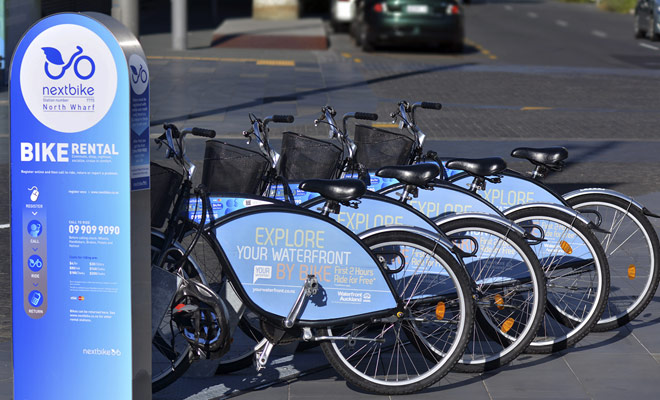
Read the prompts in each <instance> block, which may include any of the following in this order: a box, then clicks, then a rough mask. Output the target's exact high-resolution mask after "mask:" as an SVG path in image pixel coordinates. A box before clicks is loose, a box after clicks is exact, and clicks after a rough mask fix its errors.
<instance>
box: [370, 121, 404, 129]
mask: <svg viewBox="0 0 660 400" xmlns="http://www.w3.org/2000/svg"><path fill="white" fill-rule="evenodd" d="M371 126H372V127H373V128H398V127H399V124H393V123H387V122H374V123H372V124H371Z"/></svg>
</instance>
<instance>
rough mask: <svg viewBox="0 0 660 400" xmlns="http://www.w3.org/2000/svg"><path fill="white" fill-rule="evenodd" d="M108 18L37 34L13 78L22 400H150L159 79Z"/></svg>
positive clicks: (49, 24) (27, 41) (14, 252)
mask: <svg viewBox="0 0 660 400" xmlns="http://www.w3.org/2000/svg"><path fill="white" fill-rule="evenodd" d="M145 60H146V58H145V55H144V53H143V51H142V48H141V47H140V44H139V42H138V41H137V39H136V38H135V37H134V36H133V35H132V34H131V33H130V31H129V30H128V29H127V28H126V27H124V26H123V25H121V24H120V23H119V22H118V21H116V20H114V19H113V18H111V17H109V16H107V15H103V14H98V13H83V14H72V13H66V14H56V15H52V16H49V17H46V18H44V19H42V20H40V21H39V22H37V23H36V24H35V25H33V26H32V27H31V28H30V29H29V30H28V31H27V32H26V33H25V34H24V36H23V38H22V40H21V41H20V43H19V44H18V46H17V48H16V51H15V53H14V56H13V59H12V64H11V70H10V135H11V136H10V137H11V139H10V141H11V146H10V147H11V153H10V154H11V156H10V157H11V207H12V209H11V240H12V242H11V263H12V318H13V320H12V322H13V339H12V340H13V357H12V358H13V368H14V398H15V399H17V400H18V399H20V400H23V399H30V400H31V399H86V400H87V399H108V400H110V399H112V400H117V399H122V400H123V399H131V398H134V399H145V398H150V397H151V376H150V375H151V340H150V338H151V335H150V332H151V324H150V320H151V316H150V313H151V306H150V302H151V298H150V268H149V265H150V243H149V216H150V212H149V205H150V202H149V190H148V189H149V72H148V69H147V64H146V61H145Z"/></svg>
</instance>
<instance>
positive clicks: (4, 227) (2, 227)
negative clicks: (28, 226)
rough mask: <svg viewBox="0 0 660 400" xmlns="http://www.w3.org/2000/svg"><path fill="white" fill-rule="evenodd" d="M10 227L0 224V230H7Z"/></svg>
mask: <svg viewBox="0 0 660 400" xmlns="http://www.w3.org/2000/svg"><path fill="white" fill-rule="evenodd" d="M10 226H11V225H9V224H0V229H7V228H9V227H10Z"/></svg>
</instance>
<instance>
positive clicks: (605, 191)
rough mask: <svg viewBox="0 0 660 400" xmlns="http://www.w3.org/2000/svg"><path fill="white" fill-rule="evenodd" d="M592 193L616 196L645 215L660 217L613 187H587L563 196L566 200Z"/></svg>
mask: <svg viewBox="0 0 660 400" xmlns="http://www.w3.org/2000/svg"><path fill="white" fill-rule="evenodd" d="M590 194H604V195H608V196H612V197H616V198H618V199H621V200H623V201H626V202H628V203H630V204H631V205H632V206H634V207H636V208H637V209H639V210H640V211H641V212H642V213H644V215H646V216H647V217H653V218H660V215H658V214H655V213H653V212H651V211H649V209H647V208H646V207H644V206H643V205H642V204H641V203H640V202H638V201H637V200H635V199H633V198H632V197H630V196H628V195H626V194H623V193H621V192H617V191H616V190H611V189H603V188H585V189H578V190H574V191H572V192H568V193H566V194H563V195H562V197H563V198H564V199H565V200H570V199H572V198H575V197H578V196H586V195H590Z"/></svg>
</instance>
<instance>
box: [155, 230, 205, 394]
mask: <svg viewBox="0 0 660 400" xmlns="http://www.w3.org/2000/svg"><path fill="white" fill-rule="evenodd" d="M163 241H164V239H163V238H162V237H161V236H159V235H156V234H154V233H152V234H151V257H152V267H159V268H164V269H165V270H167V271H169V272H172V273H173V272H174V271H172V267H173V266H174V265H175V264H176V263H177V261H178V260H180V258H179V257H181V256H182V253H181V252H179V251H171V252H168V257H167V258H166V259H164V260H163V262H162V263H160V264H159V265H155V264H154V260H156V259H157V258H158V256H159V253H160V251H161V249H162V248H163ZM189 260H190V261H189V262H186V263H184V264H183V270H184V273H185V274H186V275H187V278H188V279H194V280H198V281H200V282H205V279H204V276H203V273H202V272H201V269H200V268H199V267H198V265H197V263H196V262H195V261H194V260H192V259H190V258H189ZM152 284H153V282H152ZM173 295H174V293H172V296H173ZM152 318H159V317H156V316H153V315H152ZM170 321H171V307H168V311H166V313H165V315H163V316H162V319H161V320H160V321H159V324H158V326H159V328H158V329H157V331H156V334H155V335H154V337H153V339H152V345H151V348H152V349H151V351H152V361H151V369H152V375H151V377H152V378H151V390H152V392H153V393H156V392H158V391H159V390H162V389H163V388H165V387H167V386H168V385H170V384H171V383H172V382H174V381H175V380H177V379H178V378H180V377H181V376H182V375H183V374H184V373H185V372H186V371H187V370H188V367H190V364H191V363H192V359H191V358H190V345H189V344H188V342H187V341H186V340H185V339H184V338H182V337H181V335H180V334H179V333H178V332H177V331H176V330H175V327H174V329H173V327H172V325H171V324H170ZM177 338H178V339H177ZM175 342H176V343H175Z"/></svg>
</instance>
